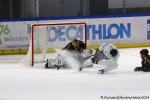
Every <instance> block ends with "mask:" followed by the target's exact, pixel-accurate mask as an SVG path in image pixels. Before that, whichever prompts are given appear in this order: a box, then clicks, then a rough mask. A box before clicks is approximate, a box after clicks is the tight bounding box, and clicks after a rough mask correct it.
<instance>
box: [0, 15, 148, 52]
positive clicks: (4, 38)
mask: <svg viewBox="0 0 150 100" xmlns="http://www.w3.org/2000/svg"><path fill="white" fill-rule="evenodd" d="M57 23H86V40H87V46H88V47H89V48H96V47H97V46H99V45H100V44H101V43H104V42H105V43H112V44H115V45H116V46H118V47H119V48H127V47H143V46H150V14H147V15H146V14H145V15H128V16H123V15H118V16H98V17H64V18H39V19H19V20H1V21H0V54H21V53H26V52H27V49H28V47H29V43H30V38H31V26H32V25H33V24H57ZM71 27H72V26H71V25H70V28H71ZM54 28H55V27H54ZM76 28H78V27H76V26H75V29H76ZM56 29H57V28H56ZM65 30H68V26H67V27H66V26H65V25H64V26H63V25H62V26H61V27H60V28H59V29H58V30H55V31H54V36H55V38H54V37H49V38H51V40H53V41H48V47H50V44H52V42H55V43H56V45H57V44H60V42H61V44H63V43H64V42H65V41H68V39H69V35H66V34H67V33H66V31H65ZM56 32H57V34H59V33H60V34H61V35H59V36H57V37H56V35H55V34H56ZM83 34H84V33H83ZM80 36H82V35H78V38H83V37H80ZM72 38H76V36H75V37H72Z"/></svg>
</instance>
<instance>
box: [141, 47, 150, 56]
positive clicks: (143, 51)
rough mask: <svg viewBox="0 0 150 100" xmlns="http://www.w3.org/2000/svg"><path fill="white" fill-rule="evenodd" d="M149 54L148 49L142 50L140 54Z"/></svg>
mask: <svg viewBox="0 0 150 100" xmlns="http://www.w3.org/2000/svg"><path fill="white" fill-rule="evenodd" d="M148 53H149V51H148V49H142V50H141V51H140V54H141V55H145V56H147V55H148Z"/></svg>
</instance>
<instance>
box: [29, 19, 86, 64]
mask: <svg viewBox="0 0 150 100" xmlns="http://www.w3.org/2000/svg"><path fill="white" fill-rule="evenodd" d="M78 24H82V25H84V27H85V28H84V32H85V37H84V40H85V44H86V45H87V39H86V37H87V31H86V23H85V22H73V23H71V22H70V23H69V22H68V23H54V24H48V23H47V24H33V25H32V26H31V42H32V43H31V45H32V47H31V48H32V50H31V53H32V54H31V56H32V61H31V66H34V27H36V26H51V25H54V26H55V25H59V26H60V25H78Z"/></svg>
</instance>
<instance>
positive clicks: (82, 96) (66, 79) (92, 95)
mask: <svg viewBox="0 0 150 100" xmlns="http://www.w3.org/2000/svg"><path fill="white" fill-rule="evenodd" d="M140 49H142V48H134V49H133V48H132V49H120V59H119V67H118V69H116V70H114V71H111V72H108V73H105V74H103V75H100V74H98V72H97V71H93V70H91V69H84V70H83V71H82V72H78V71H77V70H75V69H61V70H56V69H43V68H31V67H27V66H22V65H21V64H19V63H0V100H107V99H101V96H150V73H148V72H147V73H143V72H133V69H134V68H135V67H136V66H140V61H141V60H140V57H139V51H140ZM148 49H149V50H150V48H148ZM13 57H14V58H15V57H17V56H13ZM20 57H21V58H22V56H20ZM6 59H7V58H6ZM17 59H18V57H17ZM114 100H116V99H114ZM120 100H122V99H120ZM125 100H129V99H125ZM134 100H137V99H134ZM138 100H139V99H138Z"/></svg>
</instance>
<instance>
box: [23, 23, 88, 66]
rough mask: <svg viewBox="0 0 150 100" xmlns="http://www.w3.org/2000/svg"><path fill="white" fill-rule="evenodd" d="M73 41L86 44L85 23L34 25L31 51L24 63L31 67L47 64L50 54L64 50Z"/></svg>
mask: <svg viewBox="0 0 150 100" xmlns="http://www.w3.org/2000/svg"><path fill="white" fill-rule="evenodd" d="M73 39H78V40H81V41H83V42H85V43H86V24H85V23H57V24H33V25H32V33H31V41H30V46H29V50H28V53H27V55H26V57H25V59H24V61H23V62H24V63H26V64H29V65H31V66H34V65H35V64H36V63H42V62H45V61H46V59H47V58H49V57H48V54H49V53H52V52H55V51H56V49H62V48H64V47H65V46H66V45H67V44H68V43H69V42H71V41H72V40H73ZM51 58H53V57H51Z"/></svg>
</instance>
